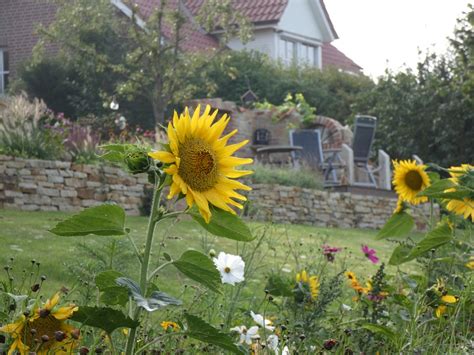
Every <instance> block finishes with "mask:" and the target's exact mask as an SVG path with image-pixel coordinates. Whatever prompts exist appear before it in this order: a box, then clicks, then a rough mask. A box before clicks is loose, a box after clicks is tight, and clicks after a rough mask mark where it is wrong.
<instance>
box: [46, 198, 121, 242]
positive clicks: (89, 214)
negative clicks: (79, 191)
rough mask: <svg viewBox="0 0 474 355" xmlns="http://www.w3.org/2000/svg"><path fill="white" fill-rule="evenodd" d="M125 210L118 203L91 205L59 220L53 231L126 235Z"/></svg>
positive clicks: (75, 234) (64, 233)
mask: <svg viewBox="0 0 474 355" xmlns="http://www.w3.org/2000/svg"><path fill="white" fill-rule="evenodd" d="M124 225H125V211H124V210H123V208H122V207H120V206H117V205H110V204H104V205H101V206H96V207H90V208H87V209H85V210H84V211H82V212H80V213H78V214H76V215H74V216H72V217H70V218H68V219H66V220H64V221H62V222H59V223H58V224H57V225H56V227H54V228H53V229H51V230H50V232H51V233H53V234H56V235H60V236H66V237H72V236H80V235H89V234H94V235H102V236H107V235H124V234H126V233H127V232H126V230H125V226H124Z"/></svg>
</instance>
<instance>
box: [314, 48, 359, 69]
mask: <svg viewBox="0 0 474 355" xmlns="http://www.w3.org/2000/svg"><path fill="white" fill-rule="evenodd" d="M322 61H323V63H322V64H323V68H325V67H335V68H338V69H342V70H344V71H348V72H352V73H357V74H360V73H361V72H362V67H361V66H359V65H357V64H356V63H355V62H354V61H353V60H352V59H350V58H349V57H347V56H346V55H345V54H344V53H342V52H341V51H340V50H339V49H337V48H336V47H334V46H333V45H332V44H331V43H324V44H323V46H322Z"/></svg>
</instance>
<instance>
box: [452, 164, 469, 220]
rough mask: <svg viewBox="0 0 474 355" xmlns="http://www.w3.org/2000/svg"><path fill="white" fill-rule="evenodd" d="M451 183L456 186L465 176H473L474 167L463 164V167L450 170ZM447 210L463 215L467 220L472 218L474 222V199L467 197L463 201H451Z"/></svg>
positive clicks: (453, 189)
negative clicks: (468, 174) (469, 174)
mask: <svg viewBox="0 0 474 355" xmlns="http://www.w3.org/2000/svg"><path fill="white" fill-rule="evenodd" d="M449 170H450V174H451V179H450V180H451V181H452V182H454V183H455V184H456V185H458V184H459V179H461V178H462V177H463V176H465V174H467V173H471V174H473V171H474V166H472V165H469V164H462V165H461V166H453V167H451V168H450V169H449ZM455 190H456V188H455V187H454V188H451V189H448V190H446V191H445V192H452V191H455ZM446 208H447V209H448V210H450V211H452V212H454V213H456V214H459V215H462V216H463V217H464V218H465V219H469V217H471V221H473V222H474V198H472V197H465V198H464V199H463V200H462V201H461V200H450V201H449V202H448V204H447V205H446Z"/></svg>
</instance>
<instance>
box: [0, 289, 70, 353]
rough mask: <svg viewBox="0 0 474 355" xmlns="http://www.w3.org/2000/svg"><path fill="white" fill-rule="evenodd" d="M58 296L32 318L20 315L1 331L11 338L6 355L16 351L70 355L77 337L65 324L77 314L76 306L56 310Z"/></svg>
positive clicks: (35, 311)
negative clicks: (11, 341)
mask: <svg viewBox="0 0 474 355" xmlns="http://www.w3.org/2000/svg"><path fill="white" fill-rule="evenodd" d="M58 302H59V293H56V294H55V295H54V296H53V297H52V298H51V299H49V300H47V302H46V303H45V305H44V307H43V308H40V307H37V308H36V309H35V310H34V311H33V314H32V315H31V316H28V317H26V316H24V315H22V316H21V317H20V318H19V319H18V321H17V322H15V323H12V324H7V325H5V326H3V327H1V328H0V332H3V333H7V334H10V336H11V337H12V338H13V343H12V344H11V346H10V349H8V355H11V354H13V353H15V351H16V350H17V351H18V352H19V353H20V354H21V355H24V354H28V353H29V352H30V351H33V352H35V353H36V354H38V355H43V354H49V353H54V354H70V353H71V352H72V349H73V348H74V347H76V345H77V342H76V340H77V337H78V335H76V334H74V335H73V334H72V333H73V331H74V330H75V328H74V327H72V326H70V325H68V324H66V323H65V321H66V320H67V319H68V318H70V317H71V316H72V314H73V313H74V312H76V311H77V310H78V307H77V306H75V305H69V306H66V307H60V308H55V307H56V305H57V303H58Z"/></svg>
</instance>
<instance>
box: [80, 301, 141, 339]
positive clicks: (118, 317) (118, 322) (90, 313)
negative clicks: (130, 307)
mask: <svg viewBox="0 0 474 355" xmlns="http://www.w3.org/2000/svg"><path fill="white" fill-rule="evenodd" d="M72 319H73V320H75V321H76V322H79V323H82V324H83V325H89V326H91V327H96V328H100V329H103V330H105V331H106V332H107V333H108V334H111V333H112V332H113V331H114V330H115V329H117V328H136V327H138V325H139V324H140V323H139V322H138V321H134V320H132V319H131V318H129V317H127V316H125V315H124V314H123V313H122V312H121V311H118V310H116V309H113V308H108V307H88V306H85V307H81V308H80V309H79V310H78V311H77V312H75V313H74V315H73V317H72Z"/></svg>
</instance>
